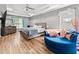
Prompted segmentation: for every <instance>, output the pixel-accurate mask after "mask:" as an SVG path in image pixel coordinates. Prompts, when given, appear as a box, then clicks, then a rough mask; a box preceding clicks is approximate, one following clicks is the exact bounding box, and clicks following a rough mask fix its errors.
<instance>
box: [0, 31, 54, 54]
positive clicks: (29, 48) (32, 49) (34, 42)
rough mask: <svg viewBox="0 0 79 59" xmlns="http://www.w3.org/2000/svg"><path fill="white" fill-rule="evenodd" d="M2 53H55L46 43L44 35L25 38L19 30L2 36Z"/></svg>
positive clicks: (0, 40)
mask: <svg viewBox="0 0 79 59" xmlns="http://www.w3.org/2000/svg"><path fill="white" fill-rule="evenodd" d="M0 53H1V54H53V53H52V52H50V51H49V50H48V49H47V48H46V47H45V45H44V38H43V36H41V37H37V38H34V39H31V40H26V39H24V38H23V37H22V36H21V35H20V33H19V32H17V33H15V34H11V35H7V36H4V37H0Z"/></svg>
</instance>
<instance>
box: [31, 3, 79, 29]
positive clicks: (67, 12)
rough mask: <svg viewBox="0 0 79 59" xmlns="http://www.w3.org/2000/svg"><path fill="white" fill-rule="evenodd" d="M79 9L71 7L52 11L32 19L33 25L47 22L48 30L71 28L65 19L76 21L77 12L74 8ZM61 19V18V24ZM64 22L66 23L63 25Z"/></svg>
mask: <svg viewBox="0 0 79 59" xmlns="http://www.w3.org/2000/svg"><path fill="white" fill-rule="evenodd" d="M75 6H76V7H78V6H79V5H71V6H68V7H65V8H62V9H59V10H55V11H51V12H48V13H45V14H41V15H37V16H33V17H31V18H30V20H31V23H32V25H34V24H35V23H40V22H46V23H47V27H48V28H60V25H61V28H67V29H68V28H70V27H72V26H71V23H70V22H65V21H64V18H67V19H68V18H69V17H70V18H71V19H75V11H74V10H73V9H74V7H75ZM60 17H61V23H62V24H60ZM63 22H64V23H63Z"/></svg>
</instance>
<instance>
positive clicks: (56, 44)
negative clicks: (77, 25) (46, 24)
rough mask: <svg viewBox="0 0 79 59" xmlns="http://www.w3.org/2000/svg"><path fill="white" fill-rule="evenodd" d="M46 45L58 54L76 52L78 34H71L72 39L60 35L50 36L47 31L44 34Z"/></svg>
mask: <svg viewBox="0 0 79 59" xmlns="http://www.w3.org/2000/svg"><path fill="white" fill-rule="evenodd" d="M44 41H45V45H46V47H47V48H48V49H49V50H50V51H52V52H54V53H56V54H76V41H77V34H72V35H71V40H68V39H67V38H61V37H59V36H56V37H50V36H49V34H48V33H47V32H45V34H44Z"/></svg>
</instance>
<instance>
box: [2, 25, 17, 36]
mask: <svg viewBox="0 0 79 59" xmlns="http://www.w3.org/2000/svg"><path fill="white" fill-rule="evenodd" d="M3 30H4V32H3V33H2V36H5V35H9V34H13V33H16V26H5V27H4V28H3Z"/></svg>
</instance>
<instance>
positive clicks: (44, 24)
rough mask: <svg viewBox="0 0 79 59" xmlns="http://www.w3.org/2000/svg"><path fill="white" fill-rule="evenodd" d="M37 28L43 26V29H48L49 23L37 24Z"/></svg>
mask: <svg viewBox="0 0 79 59" xmlns="http://www.w3.org/2000/svg"><path fill="white" fill-rule="evenodd" d="M35 25H37V26H42V28H45V29H47V23H35Z"/></svg>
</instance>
